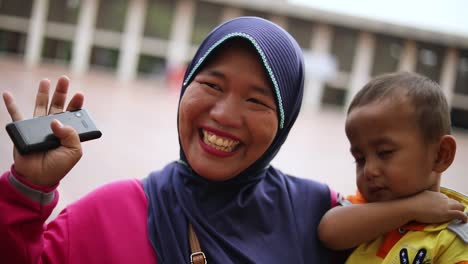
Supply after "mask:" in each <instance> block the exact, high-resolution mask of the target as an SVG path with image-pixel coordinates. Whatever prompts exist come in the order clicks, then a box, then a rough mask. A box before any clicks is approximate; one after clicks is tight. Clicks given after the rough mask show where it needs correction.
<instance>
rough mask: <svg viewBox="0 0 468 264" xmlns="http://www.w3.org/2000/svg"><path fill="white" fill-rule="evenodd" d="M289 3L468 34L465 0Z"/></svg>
mask: <svg viewBox="0 0 468 264" xmlns="http://www.w3.org/2000/svg"><path fill="white" fill-rule="evenodd" d="M288 2H290V3H293V4H301V5H307V6H310V7H312V8H318V9H324V10H327V11H333V12H336V13H344V14H349V15H355V16H362V17H367V18H372V19H378V20H382V21H385V22H391V23H396V24H401V25H407V26H416V27H419V28H423V29H430V30H435V31H440V32H447V33H451V34H456V35H459V36H465V37H468V1H467V0H443V1H440V0H425V1H424V0H391V1H389V0H386V1H383V0H288Z"/></svg>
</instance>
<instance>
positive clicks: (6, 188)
mask: <svg viewBox="0 0 468 264" xmlns="http://www.w3.org/2000/svg"><path fill="white" fill-rule="evenodd" d="M19 182H21V183H20V184H19ZM18 186H20V187H22V188H23V189H22V188H18ZM36 198H37V199H36ZM57 202H58V192H57V191H56V190H51V191H50V192H49V193H45V192H42V191H38V190H34V189H32V188H31V187H30V186H28V185H25V184H24V183H23V181H19V180H18V179H17V178H16V177H15V176H14V175H13V174H12V173H11V172H5V173H4V174H3V175H2V176H1V177H0V260H1V261H0V262H2V263H4V262H3V261H5V260H6V262H5V263H10V264H16V263H18V264H19V263H35V264H36V263H39V264H40V263H65V261H64V258H63V256H64V255H65V252H64V250H65V249H66V248H67V246H66V245H65V244H66V243H67V239H65V238H64V237H66V236H67V229H66V215H63V216H61V217H60V218H59V219H57V220H56V221H54V223H53V225H54V228H53V229H49V230H53V231H47V232H46V226H45V224H44V223H45V221H46V219H47V218H48V217H49V215H50V214H51V213H52V210H53V209H54V207H55V206H56V205H57ZM58 245H59V246H58Z"/></svg>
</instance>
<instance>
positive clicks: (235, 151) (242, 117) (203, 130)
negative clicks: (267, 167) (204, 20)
mask: <svg viewBox="0 0 468 264" xmlns="http://www.w3.org/2000/svg"><path fill="white" fill-rule="evenodd" d="M275 105H276V103H275V99H274V95H273V88H272V85H271V82H270V81H269V80H268V79H267V75H266V74H265V70H264V68H263V65H262V64H261V63H260V60H259V56H258V54H257V53H256V51H255V49H254V48H253V46H252V45H251V44H250V43H249V42H248V41H247V40H245V39H232V40H231V41H229V42H227V43H226V44H225V45H220V46H219V47H218V52H217V53H216V54H213V55H212V57H211V61H209V62H207V65H205V66H204V67H203V68H202V69H201V70H200V71H199V73H198V74H197V75H196V76H195V78H194V80H193V81H192V82H191V83H190V85H188V87H187V90H186V91H185V94H184V96H183V97H182V99H181V102H180V110H179V133H180V139H181V144H182V149H183V150H184V153H185V155H186V157H187V160H188V163H189V164H190V165H191V167H192V168H193V169H194V170H195V171H196V172H198V173H199V174H200V175H203V176H204V177H205V178H207V179H210V180H215V181H220V180H227V179H229V178H232V177H234V176H236V175H238V174H240V172H242V171H243V170H245V169H246V168H247V167H248V166H250V165H252V164H253V163H254V162H255V161H256V160H257V159H258V158H259V157H260V156H261V155H262V154H263V153H264V152H265V151H266V150H267V148H268V147H269V146H270V144H271V142H272V141H273V139H274V137H275V135H276V131H277V129H278V115H277V112H276V106H275ZM260 123H261V124H262V125H261V126H259V125H258V124H260Z"/></svg>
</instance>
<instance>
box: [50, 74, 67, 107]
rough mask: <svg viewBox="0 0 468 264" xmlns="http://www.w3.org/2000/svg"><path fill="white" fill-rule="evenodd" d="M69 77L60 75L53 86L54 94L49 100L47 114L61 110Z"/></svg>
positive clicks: (65, 97)
mask: <svg viewBox="0 0 468 264" xmlns="http://www.w3.org/2000/svg"><path fill="white" fill-rule="evenodd" d="M68 85H69V79H68V77H66V76H62V77H60V79H59V80H58V81H57V86H56V87H55V91H54V95H53V96H52V100H51V102H50V108H49V114H56V113H60V112H63V108H64V106H65V101H66V99H67V92H68Z"/></svg>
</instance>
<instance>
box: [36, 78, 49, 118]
mask: <svg viewBox="0 0 468 264" xmlns="http://www.w3.org/2000/svg"><path fill="white" fill-rule="evenodd" d="M49 89H50V81H49V80H47V79H44V80H42V81H41V82H40V83H39V89H38V91H37V95H36V105H35V106H34V116H44V115H47V112H48V111H47V107H48V105H49Z"/></svg>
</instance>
